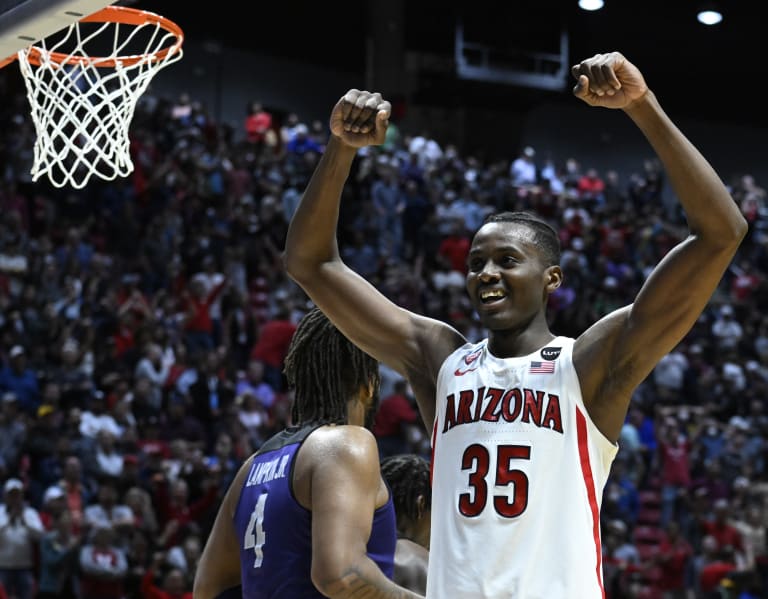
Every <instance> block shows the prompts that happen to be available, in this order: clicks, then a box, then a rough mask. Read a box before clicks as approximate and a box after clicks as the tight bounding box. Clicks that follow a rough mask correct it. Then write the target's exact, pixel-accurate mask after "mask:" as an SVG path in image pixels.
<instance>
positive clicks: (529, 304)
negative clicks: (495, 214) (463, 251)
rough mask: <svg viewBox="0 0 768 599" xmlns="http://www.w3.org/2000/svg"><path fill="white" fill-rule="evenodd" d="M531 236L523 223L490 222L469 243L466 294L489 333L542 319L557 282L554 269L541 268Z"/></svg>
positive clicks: (541, 258) (558, 276) (539, 254)
mask: <svg viewBox="0 0 768 599" xmlns="http://www.w3.org/2000/svg"><path fill="white" fill-rule="evenodd" d="M535 235H536V234H535V232H534V230H533V229H532V228H531V227H529V226H527V225H525V224H521V223H514V222H492V223H487V224H485V225H483V226H482V227H481V228H480V230H479V231H478V232H477V233H476V234H475V237H474V239H473V240H472V246H471V247H470V251H469V258H468V271H467V292H468V293H469V298H470V301H471V302H472V305H473V307H474V308H475V310H476V311H477V313H478V315H479V316H480V321H481V322H482V324H483V326H484V327H486V328H488V329H489V330H490V331H500V330H509V329H516V330H522V329H525V328H526V327H527V326H528V324H529V323H531V322H532V321H533V320H534V319H536V317H537V316H541V317H544V315H545V308H546V301H547V296H548V295H549V294H550V293H552V292H553V291H554V290H555V289H557V288H558V287H559V286H560V283H561V282H562V272H561V271H560V267H559V266H556V265H552V266H550V265H548V264H547V263H546V260H545V258H544V255H543V253H542V252H541V251H540V249H539V248H538V246H537V244H536V241H535Z"/></svg>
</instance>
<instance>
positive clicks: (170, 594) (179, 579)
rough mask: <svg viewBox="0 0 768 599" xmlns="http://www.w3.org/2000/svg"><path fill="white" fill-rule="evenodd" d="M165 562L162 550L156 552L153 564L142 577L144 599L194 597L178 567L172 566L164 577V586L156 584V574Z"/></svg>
mask: <svg viewBox="0 0 768 599" xmlns="http://www.w3.org/2000/svg"><path fill="white" fill-rule="evenodd" d="M164 563H165V555H164V554H163V553H162V552H158V553H156V554H155V556H154V558H153V560H152V565H151V566H150V567H149V568H148V569H147V571H146V573H145V574H144V577H143V578H142V579H141V596H142V598H143V599H192V592H191V591H187V590H185V588H186V586H187V584H186V581H185V580H184V574H183V573H182V572H181V570H179V569H178V568H172V569H171V570H169V571H168V573H167V574H166V575H165V577H164V578H163V587H162V588H161V587H159V586H157V585H156V584H155V576H156V575H157V574H158V572H160V569H161V568H162V566H163V564H164Z"/></svg>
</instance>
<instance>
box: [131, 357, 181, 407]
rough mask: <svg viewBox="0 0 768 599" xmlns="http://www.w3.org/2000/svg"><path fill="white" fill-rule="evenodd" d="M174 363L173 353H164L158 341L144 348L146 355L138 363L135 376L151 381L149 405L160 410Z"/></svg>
mask: <svg viewBox="0 0 768 599" xmlns="http://www.w3.org/2000/svg"><path fill="white" fill-rule="evenodd" d="M172 364H173V354H165V355H164V354H163V349H162V348H161V347H160V346H159V345H158V344H157V343H150V344H148V345H147V347H146V348H145V350H144V357H143V358H141V360H139V362H138V364H136V372H135V373H134V377H135V378H136V379H137V380H138V379H141V378H145V379H147V380H148V381H149V383H150V391H149V396H148V397H147V399H148V402H149V405H150V406H151V407H152V408H154V409H155V410H159V409H160V408H161V406H162V403H163V389H164V387H165V385H166V381H167V380H168V376H169V374H170V371H171V365H172Z"/></svg>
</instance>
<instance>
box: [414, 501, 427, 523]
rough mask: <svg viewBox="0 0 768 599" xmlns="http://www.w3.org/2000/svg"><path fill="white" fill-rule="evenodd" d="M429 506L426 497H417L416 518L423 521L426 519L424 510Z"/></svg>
mask: <svg viewBox="0 0 768 599" xmlns="http://www.w3.org/2000/svg"><path fill="white" fill-rule="evenodd" d="M426 505H427V499H426V497H424V495H419V496H418V497H416V518H417V519H418V520H421V519H422V518H423V517H424V511H425V510H424V508H425V507H426Z"/></svg>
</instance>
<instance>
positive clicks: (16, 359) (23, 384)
mask: <svg viewBox="0 0 768 599" xmlns="http://www.w3.org/2000/svg"><path fill="white" fill-rule="evenodd" d="M0 391H2V392H11V393H13V394H14V395H15V396H16V399H17V401H18V402H19V407H20V408H21V409H22V411H24V412H26V413H27V414H30V415H31V414H34V413H35V410H37V408H38V406H39V405H40V389H39V386H38V381H37V375H36V374H35V371H34V370H32V369H31V368H29V367H28V366H27V354H26V351H25V350H24V348H23V347H22V346H21V345H14V346H13V347H12V348H11V350H10V351H9V352H8V363H7V364H6V365H5V367H4V368H3V369H2V370H0Z"/></svg>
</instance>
